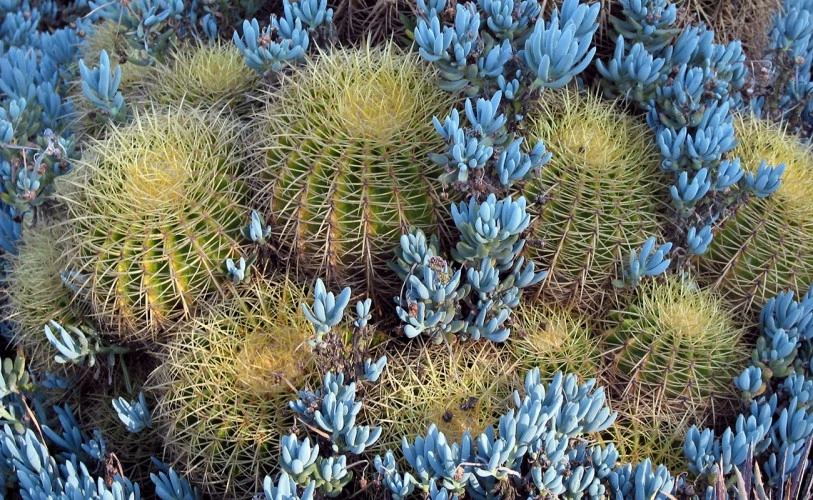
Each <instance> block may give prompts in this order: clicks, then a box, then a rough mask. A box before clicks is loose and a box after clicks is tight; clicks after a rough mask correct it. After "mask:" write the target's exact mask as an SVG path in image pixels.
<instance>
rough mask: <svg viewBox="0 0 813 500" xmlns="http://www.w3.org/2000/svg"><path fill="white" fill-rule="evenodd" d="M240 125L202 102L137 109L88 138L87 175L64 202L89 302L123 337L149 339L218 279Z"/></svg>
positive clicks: (234, 215) (235, 195) (242, 200)
mask: <svg viewBox="0 0 813 500" xmlns="http://www.w3.org/2000/svg"><path fill="white" fill-rule="evenodd" d="M241 148H242V146H241V138H240V127H239V126H238V125H237V124H236V123H233V122H230V121H227V120H224V119H222V118H220V117H217V116H216V115H213V114H208V113H206V112H203V111H199V110H194V109H188V108H175V109H153V110H150V111H145V112H140V113H136V116H135V118H134V121H133V122H132V123H131V124H129V125H126V126H122V127H117V128H114V129H112V130H111V132H110V135H109V137H108V138H106V139H104V140H98V141H93V142H91V144H90V146H89V149H90V150H91V154H90V155H88V157H89V158H90V160H89V161H87V162H85V163H83V164H82V165H80V167H79V168H82V169H88V171H89V175H88V181H87V182H86V185H85V186H84V188H83V190H82V191H81V192H79V193H78V195H76V196H75V197H72V198H70V199H66V201H67V202H68V203H69V206H70V211H71V218H72V222H73V225H74V227H75V230H74V231H73V234H70V235H69V238H70V239H71V243H70V246H71V247H73V248H74V249H75V251H74V252H73V254H74V255H73V258H72V260H71V262H70V264H69V266H68V269H70V270H74V271H78V272H80V273H84V274H86V275H88V276H89V279H88V280H87V282H86V283H87V287H88V291H89V293H90V295H91V298H92V301H93V306H94V309H95V311H96V313H97V314H98V316H99V317H100V319H101V320H102V322H103V323H107V324H110V325H111V326H113V327H114V330H115V332H114V334H117V335H119V336H120V337H121V338H120V340H122V341H125V342H127V341H139V340H147V339H153V340H154V339H155V338H156V335H157V334H158V333H160V332H161V331H163V330H165V329H166V328H167V327H169V326H171V325H172V324H173V323H174V322H175V321H177V320H179V319H182V318H184V317H187V316H189V315H190V314H191V313H192V312H193V311H194V309H195V307H196V306H197V305H198V302H199V301H200V299H202V298H203V297H205V296H207V295H208V294H209V293H210V292H213V291H214V290H216V289H219V283H220V282H221V280H222V277H221V274H222V271H221V266H222V265H223V263H224V261H225V259H226V258H227V257H232V258H236V257H238V256H239V255H241V250H242V248H241V242H242V237H241V235H240V228H241V227H242V225H243V224H244V223H245V218H246V213H247V211H248V210H247V208H245V207H246V199H247V198H248V186H247V184H245V183H244V182H243V181H242V180H240V178H239V174H240V169H241V160H242V158H243V157H244V155H243V152H242V151H243V150H242V149H241Z"/></svg>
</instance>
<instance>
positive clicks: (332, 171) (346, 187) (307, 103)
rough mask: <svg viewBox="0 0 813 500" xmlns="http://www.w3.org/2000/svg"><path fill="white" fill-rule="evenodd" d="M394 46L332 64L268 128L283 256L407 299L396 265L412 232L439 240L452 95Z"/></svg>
mask: <svg viewBox="0 0 813 500" xmlns="http://www.w3.org/2000/svg"><path fill="white" fill-rule="evenodd" d="M433 78H434V73H433V72H432V70H431V69H430V68H429V67H428V66H427V65H425V64H422V63H421V62H420V61H419V60H418V58H417V56H414V55H405V54H402V53H401V52H400V51H399V49H397V48H396V47H395V46H393V45H391V44H390V45H387V46H385V47H383V48H372V47H370V46H369V45H368V46H367V47H362V48H359V49H347V50H337V51H334V52H331V53H325V54H321V55H320V56H319V57H318V58H317V59H316V60H315V61H314V62H311V63H309V64H308V65H307V66H306V67H305V68H304V69H302V70H300V71H298V72H296V73H295V74H293V75H292V76H291V77H286V78H285V79H284V81H283V83H282V85H281V88H280V91H279V92H275V93H274V94H273V95H271V96H270V99H269V100H270V103H269V106H268V108H267V109H266V110H265V112H263V113H262V114H261V115H260V116H258V117H257V121H258V122H259V123H260V124H261V125H260V128H259V134H261V136H260V139H259V141H260V142H262V146H261V147H262V149H263V158H264V164H263V166H262V167H261V169H260V170H261V172H260V176H259V184H260V186H259V195H258V199H257V200H256V201H255V203H254V205H256V206H266V207H268V208H267V210H268V212H269V215H270V217H269V218H268V220H270V221H272V227H273V228H274V233H275V234H274V236H275V241H276V243H277V244H278V245H279V246H280V250H281V253H282V254H283V255H285V256H286V257H287V258H290V259H292V260H293V261H294V262H295V263H297V264H298V265H300V267H301V268H302V269H305V270H306V271H307V272H312V273H314V274H316V275H319V276H323V277H326V278H327V279H328V280H330V281H333V282H338V283H339V284H341V285H351V286H353V290H354V291H355V292H359V293H360V292H363V291H365V290H366V291H367V292H368V294H369V295H373V296H378V297H381V296H386V297H387V300H390V298H391V295H392V293H393V292H396V291H397V281H398V280H397V279H394V274H392V273H391V272H390V271H389V269H388V267H387V263H388V262H389V261H390V260H391V259H392V255H393V254H392V252H393V249H394V248H395V247H396V246H397V245H398V240H399V238H400V236H401V234H403V233H404V232H406V231H407V230H408V228H409V227H410V226H415V227H420V228H422V229H424V230H425V231H427V232H429V233H437V232H438V230H439V229H441V228H439V227H438V226H439V224H440V221H442V220H443V219H444V217H446V215H445V214H447V208H446V207H445V203H442V202H440V201H439V195H440V193H439V192H438V191H439V187H440V184H439V182H438V181H437V179H438V178H439V176H440V174H441V169H440V167H439V166H437V165H435V164H433V163H432V162H431V161H430V160H429V156H428V153H429V152H432V151H442V149H443V139H442V138H441V137H440V135H439V134H437V132H436V131H435V130H434V127H433V126H432V116H435V115H437V116H444V115H445V114H446V113H448V112H449V109H450V108H451V106H452V102H453V101H452V97H450V95H449V94H447V93H445V92H443V91H441V90H440V89H438V88H436V86H435V84H434V81H433Z"/></svg>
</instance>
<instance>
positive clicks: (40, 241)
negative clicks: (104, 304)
mask: <svg viewBox="0 0 813 500" xmlns="http://www.w3.org/2000/svg"><path fill="white" fill-rule="evenodd" d="M65 229H66V227H65V226H64V225H62V224H60V223H55V222H53V221H50V220H47V219H45V220H40V221H39V223H38V224H37V225H36V226H34V227H27V228H25V230H24V231H23V235H22V240H21V242H20V245H19V253H18V255H9V256H7V257H6V258H8V260H9V264H10V272H9V278H8V281H7V284H8V287H7V288H6V291H7V293H8V296H9V299H10V300H9V306H10V308H9V312H8V315H7V318H8V319H10V320H11V321H12V322H13V323H14V327H15V330H14V343H15V344H17V345H19V346H21V347H22V348H23V351H24V352H25V355H26V359H27V364H28V366H29V367H31V368H33V369H34V370H37V371H41V372H43V373H46V372H54V371H57V370H58V369H60V368H63V367H64V366H63V365H59V364H58V363H57V362H56V361H55V360H54V356H55V355H56V354H57V350H56V349H55V348H54V347H52V346H51V343H50V342H48V339H47V338H46V336H45V333H44V330H43V328H44V326H45V325H47V324H48V322H49V321H51V320H54V321H56V322H58V323H61V324H72V325H78V324H81V323H82V320H83V316H84V315H85V314H86V313H87V312H88V311H87V310H86V309H87V308H86V307H85V306H84V305H83V304H82V303H80V302H79V301H75V300H74V294H73V292H72V291H71V289H70V288H68V287H67V286H65V284H63V282H62V279H61V278H60V272H62V271H64V270H65V266H66V264H67V260H66V258H65V251H66V246H65V245H64V243H62V242H60V241H59V237H60V235H61V234H62V232H63V231H65Z"/></svg>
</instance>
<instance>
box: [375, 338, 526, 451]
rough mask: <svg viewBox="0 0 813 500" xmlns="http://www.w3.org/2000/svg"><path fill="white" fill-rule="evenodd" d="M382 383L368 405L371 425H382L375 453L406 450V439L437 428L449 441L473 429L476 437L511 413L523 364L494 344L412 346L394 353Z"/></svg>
mask: <svg viewBox="0 0 813 500" xmlns="http://www.w3.org/2000/svg"><path fill="white" fill-rule="evenodd" d="M388 356H389V361H388V362H387V367H386V368H385V370H384V373H383V374H382V376H381V379H380V380H379V381H378V382H377V383H376V384H375V385H373V386H372V388H371V389H370V391H371V392H369V393H368V395H367V398H366V399H365V401H364V411H365V413H366V415H367V421H368V422H370V423H374V424H375V425H380V426H381V427H382V433H381V438H379V440H378V441H377V442H376V443H375V445H374V448H375V449H374V450H373V452H376V453H377V452H380V451H383V450H385V449H388V448H389V449H392V450H397V449H400V448H401V437H402V436H406V438H407V439H414V438H415V437H416V436H419V435H424V434H425V433H426V431H427V429H429V426H430V425H432V424H435V425H437V427H438V429H439V430H440V431H442V432H443V433H444V434H445V435H446V437H447V438H448V439H449V442H452V441H457V442H459V441H460V439H461V438H462V437H463V434H464V433H465V432H466V431H469V432H470V433H471V435H472V437H476V436H477V435H478V434H479V433H481V432H483V430H484V429H485V428H486V427H487V426H489V425H494V424H495V423H496V421H497V418H498V417H499V416H500V415H501V414H502V413H504V412H505V408H506V405H508V404H509V402H510V399H511V394H512V390H513V388H514V386H515V382H516V383H517V385H518V384H519V382H517V381H516V380H515V377H516V376H517V373H518V372H520V370H517V369H516V368H517V363H516V361H515V360H512V359H511V356H510V355H507V353H506V352H505V351H504V350H500V349H499V347H496V346H495V345H494V344H493V343H491V342H476V343H470V344H464V345H456V346H453V348H452V352H451V353H450V352H449V349H448V347H447V346H446V345H434V344H432V345H430V344H422V343H421V342H414V341H413V342H412V343H410V344H409V345H408V346H406V348H405V349H404V350H403V351H400V352H396V353H390V352H388Z"/></svg>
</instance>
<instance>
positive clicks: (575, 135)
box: [525, 89, 665, 313]
mask: <svg viewBox="0 0 813 500" xmlns="http://www.w3.org/2000/svg"><path fill="white" fill-rule="evenodd" d="M528 119H529V127H530V136H531V142H532V143H533V142H535V141H536V140H538V139H541V140H543V141H544V143H545V146H546V147H547V148H548V150H549V151H550V152H551V153H552V155H553V157H552V159H551V161H549V162H548V163H547V164H546V165H545V167H544V168H543V169H542V175H541V176H540V177H539V178H538V179H535V180H533V181H532V182H530V183H529V184H528V185H527V186H526V192H525V194H526V197H527V198H528V200H530V201H531V202H532V203H531V205H530V206H529V211H532V212H536V214H535V215H537V217H536V218H535V219H534V221H533V222H532V224H531V232H530V234H529V236H528V241H529V243H528V245H527V248H528V254H529V256H530V258H531V259H533V260H534V261H535V262H538V263H540V264H541V265H542V266H543V267H547V268H548V269H549V271H550V272H549V274H548V278H547V279H546V280H545V282H543V284H542V287H541V289H540V290H542V291H544V292H543V293H546V294H549V295H551V296H553V298H555V299H556V300H557V301H558V302H560V303H561V304H562V305H564V306H575V305H578V306H579V307H581V308H583V309H585V310H587V311H589V312H592V313H597V312H600V311H601V310H603V309H605V308H606V306H607V305H609V304H607V303H606V295H605V294H606V291H607V290H608V289H609V290H612V286H611V282H612V280H613V279H614V278H617V277H618V273H619V265H618V264H619V263H620V262H621V260H622V259H623V257H624V255H625V254H626V253H628V252H629V250H630V249H632V248H637V247H639V246H640V245H641V244H642V243H643V242H644V241H645V240H646V239H647V237H648V236H649V235H651V234H653V233H656V232H657V231H658V227H659V220H658V208H659V201H658V198H657V193H659V192H662V190H663V189H665V188H664V183H663V179H661V175H660V173H659V171H658V162H659V156H658V153H657V151H656V150H655V149H654V147H653V141H652V135H651V133H650V132H649V130H648V128H647V126H646V124H645V123H643V122H640V121H639V120H637V119H635V118H633V117H630V116H627V115H624V114H622V113H620V112H618V111H617V110H616V109H615V107H614V105H613V104H612V103H609V102H605V101H604V100H602V98H601V97H600V96H597V95H594V94H585V93H579V92H576V91H574V90H571V89H563V90H559V91H553V90H551V91H547V92H545V93H544V94H543V95H542V98H541V100H540V101H539V103H538V107H537V110H536V111H535V112H534V113H532V114H530V115H529V116H528Z"/></svg>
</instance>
